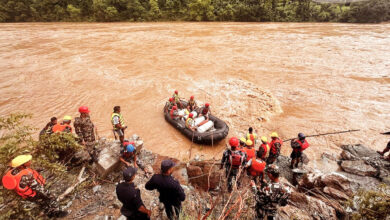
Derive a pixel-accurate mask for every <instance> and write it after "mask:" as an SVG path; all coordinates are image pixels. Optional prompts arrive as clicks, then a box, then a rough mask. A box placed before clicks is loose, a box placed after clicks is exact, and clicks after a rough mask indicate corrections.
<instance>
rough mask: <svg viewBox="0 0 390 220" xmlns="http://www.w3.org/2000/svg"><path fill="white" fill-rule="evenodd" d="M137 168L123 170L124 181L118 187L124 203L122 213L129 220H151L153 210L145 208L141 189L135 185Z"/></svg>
mask: <svg viewBox="0 0 390 220" xmlns="http://www.w3.org/2000/svg"><path fill="white" fill-rule="evenodd" d="M136 174H137V168H133V167H128V168H126V169H125V170H124V171H123V180H124V181H123V182H121V183H119V184H118V185H117V187H116V195H117V197H118V199H119V201H121V203H122V204H123V206H122V208H121V214H122V215H124V216H126V218H127V219H128V220H138V219H139V220H149V219H150V215H151V214H152V211H151V210H149V209H147V208H145V205H144V203H143V202H142V199H141V192H140V190H139V189H138V188H137V187H136V186H135V185H134V182H133V181H134V178H135V176H136Z"/></svg>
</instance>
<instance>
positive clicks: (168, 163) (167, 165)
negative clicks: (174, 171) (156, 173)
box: [161, 160, 176, 173]
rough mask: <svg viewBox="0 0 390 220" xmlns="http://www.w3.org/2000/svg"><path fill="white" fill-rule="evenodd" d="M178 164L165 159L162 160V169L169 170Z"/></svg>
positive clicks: (163, 170)
mask: <svg viewBox="0 0 390 220" xmlns="http://www.w3.org/2000/svg"><path fill="white" fill-rule="evenodd" d="M175 165H176V164H175V163H174V162H173V161H172V160H163V161H162V162H161V171H162V172H163V173H165V172H167V171H168V170H169V168H171V167H174V166H175Z"/></svg>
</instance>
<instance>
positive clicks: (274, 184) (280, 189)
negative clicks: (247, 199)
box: [251, 164, 291, 220]
mask: <svg viewBox="0 0 390 220" xmlns="http://www.w3.org/2000/svg"><path fill="white" fill-rule="evenodd" d="M265 172H266V173H267V176H268V177H269V179H270V180H271V182H270V183H268V184H264V185H262V186H261V187H259V186H256V184H255V182H254V181H251V185H252V189H253V192H254V194H255V199H256V207H255V210H256V217H255V219H259V220H260V219H261V220H263V219H264V217H266V219H267V220H272V219H276V218H275V217H276V213H277V211H278V207H279V206H286V205H287V203H288V199H289V196H290V193H291V192H290V188H289V187H285V186H283V185H282V184H281V183H280V182H279V168H278V166H276V165H275V164H272V165H269V166H268V167H267V168H266V169H265Z"/></svg>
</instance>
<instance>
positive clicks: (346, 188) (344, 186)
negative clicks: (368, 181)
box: [319, 172, 353, 196]
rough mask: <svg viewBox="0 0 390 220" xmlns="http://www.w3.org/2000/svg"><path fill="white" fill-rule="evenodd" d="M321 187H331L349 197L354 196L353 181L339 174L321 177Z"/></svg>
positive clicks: (334, 173)
mask: <svg viewBox="0 0 390 220" xmlns="http://www.w3.org/2000/svg"><path fill="white" fill-rule="evenodd" d="M319 185H320V186H322V187H324V186H325V187H331V188H333V189H336V190H338V191H340V192H342V193H345V194H347V195H349V196H352V194H353V192H352V189H351V180H350V179H348V177H346V176H344V175H342V174H340V173H337V172H332V173H329V174H325V175H321V177H320V179H319Z"/></svg>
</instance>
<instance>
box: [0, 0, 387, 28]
mask: <svg viewBox="0 0 390 220" xmlns="http://www.w3.org/2000/svg"><path fill="white" fill-rule="evenodd" d="M389 20H390V0H369V1H363V2H355V3H346V4H334V3H316V2H312V1H311V0H1V1H0V22H54V21H67V22H68V21H69V22H78V21H90V22H95V21H96V22H114V21H245V22H248V21H249V22H251V21H254V22H267V21H280V22H355V23H377V22H383V21H389Z"/></svg>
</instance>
